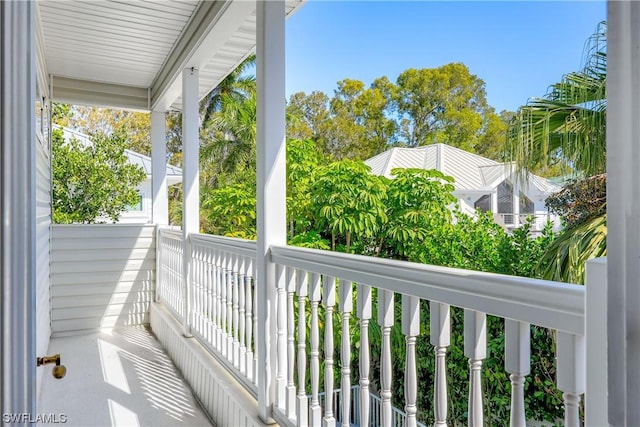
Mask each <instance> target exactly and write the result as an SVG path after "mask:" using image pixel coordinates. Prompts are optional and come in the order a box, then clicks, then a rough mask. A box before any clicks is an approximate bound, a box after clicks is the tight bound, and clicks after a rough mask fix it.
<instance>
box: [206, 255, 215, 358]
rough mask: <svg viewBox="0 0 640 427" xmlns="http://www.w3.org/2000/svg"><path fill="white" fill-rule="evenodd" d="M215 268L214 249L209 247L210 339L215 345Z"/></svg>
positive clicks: (208, 305)
mask: <svg viewBox="0 0 640 427" xmlns="http://www.w3.org/2000/svg"><path fill="white" fill-rule="evenodd" d="M213 285H214V270H213V251H212V250H211V248H207V292H208V293H207V312H208V317H207V319H208V320H209V332H208V338H207V339H208V341H209V343H210V344H211V345H212V346H213V345H214V344H215V339H216V338H215V315H216V314H215V306H214V302H215V294H214V288H213Z"/></svg>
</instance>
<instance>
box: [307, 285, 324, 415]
mask: <svg viewBox="0 0 640 427" xmlns="http://www.w3.org/2000/svg"><path fill="white" fill-rule="evenodd" d="M309 304H310V305H311V331H310V333H311V348H310V349H309V356H310V358H311V360H310V361H309V368H310V371H311V404H310V405H309V425H311V426H314V427H320V424H321V422H322V420H321V416H322V408H321V407H320V398H319V394H318V393H319V389H320V327H319V325H318V305H319V304H320V275H319V274H318V273H309Z"/></svg>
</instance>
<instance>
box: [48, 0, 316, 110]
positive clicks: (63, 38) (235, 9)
mask: <svg viewBox="0 0 640 427" xmlns="http://www.w3.org/2000/svg"><path fill="white" fill-rule="evenodd" d="M302 4H303V0H288V1H287V2H286V8H285V13H286V14H287V16H290V15H291V14H292V13H294V12H295V11H296V10H297V9H298V8H299V7H300V6H301V5H302ZM255 13H256V2H255V1H230V0H227V1H220V0H219V1H210V0H180V1H168V0H160V1H149V0H126V1H116V0H103V1H98V2H97V1H92V0H71V1H55V0H39V1H38V8H37V27H38V32H37V43H38V50H39V52H40V54H39V57H40V58H39V64H38V66H39V67H40V69H41V72H44V75H47V76H49V82H47V85H49V86H51V89H52V90H51V92H52V93H51V97H52V99H53V100H56V101H62V102H69V103H74V104H89V105H97V106H105V107H115V108H128V109H134V110H143V111H148V110H151V109H156V110H159V111H163V110H167V109H170V108H177V109H179V108H180V107H181V101H180V94H181V78H180V77H181V72H182V70H184V69H185V68H191V67H194V68H196V69H198V70H199V74H200V88H199V94H200V97H201V98H202V97H204V96H205V95H206V94H207V93H209V92H210V91H211V89H213V88H214V87H215V86H216V85H217V84H218V83H219V82H220V81H221V80H222V79H224V78H225V77H226V76H227V75H228V74H229V73H230V72H231V71H233V69H235V67H236V66H237V65H238V64H239V63H240V62H242V60H244V59H245V58H246V57H247V56H248V55H250V54H251V53H253V52H254V51H255V45H256V15H255Z"/></svg>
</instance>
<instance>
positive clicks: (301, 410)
mask: <svg viewBox="0 0 640 427" xmlns="http://www.w3.org/2000/svg"><path fill="white" fill-rule="evenodd" d="M296 287H297V291H298V396H297V399H296V401H297V405H296V419H297V421H298V425H299V426H301V427H306V426H307V425H308V423H309V398H308V397H307V391H306V386H307V382H306V373H307V352H306V348H307V313H306V310H305V307H304V306H305V298H306V297H307V294H308V285H307V272H306V271H303V270H296Z"/></svg>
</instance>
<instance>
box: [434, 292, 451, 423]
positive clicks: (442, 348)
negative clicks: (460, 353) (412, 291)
mask: <svg viewBox="0 0 640 427" xmlns="http://www.w3.org/2000/svg"><path fill="white" fill-rule="evenodd" d="M429 318H430V331H431V332H430V333H431V345H433V348H434V352H435V357H436V361H435V368H436V372H435V382H434V386H433V387H434V389H433V412H434V415H435V423H434V426H436V427H446V425H447V397H448V396H447V361H446V356H447V347H449V345H450V343H451V313H450V309H449V305H448V304H441V303H439V302H435V301H431V302H430V304H429Z"/></svg>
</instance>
